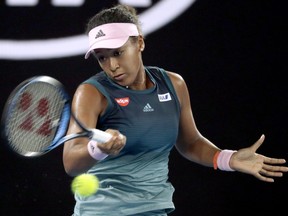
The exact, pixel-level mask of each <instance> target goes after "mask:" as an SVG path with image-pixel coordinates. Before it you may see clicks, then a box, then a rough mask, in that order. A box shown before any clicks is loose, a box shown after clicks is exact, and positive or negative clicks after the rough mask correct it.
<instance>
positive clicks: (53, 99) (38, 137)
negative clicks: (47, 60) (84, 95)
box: [7, 82, 66, 154]
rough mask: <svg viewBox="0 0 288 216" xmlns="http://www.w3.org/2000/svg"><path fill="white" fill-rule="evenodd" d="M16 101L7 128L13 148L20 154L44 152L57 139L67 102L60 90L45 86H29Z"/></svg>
mask: <svg viewBox="0 0 288 216" xmlns="http://www.w3.org/2000/svg"><path fill="white" fill-rule="evenodd" d="M16 98H17V99H15V100H13V101H12V103H15V106H14V109H13V110H12V111H11V113H10V119H9V121H8V125H7V127H8V131H10V134H9V137H8V139H9V141H10V143H12V144H13V146H12V148H13V149H14V150H15V151H17V152H20V153H21V154H26V153H27V154H30V153H33V152H35V153H40V152H43V151H45V150H46V149H47V147H49V145H50V143H51V142H52V140H53V138H54V136H55V133H56V131H57V127H58V124H59V121H60V119H61V113H62V110H63V108H64V105H65V103H66V100H65V99H64V97H63V96H62V94H61V92H60V90H59V88H57V87H56V86H54V85H52V84H49V83H43V82H35V83H32V84H29V85H27V86H26V87H25V88H24V89H23V90H22V91H21V92H20V93H19V95H18V97H16Z"/></svg>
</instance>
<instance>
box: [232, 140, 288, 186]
mask: <svg viewBox="0 0 288 216" xmlns="http://www.w3.org/2000/svg"><path fill="white" fill-rule="evenodd" d="M264 139H265V136H264V135H262V136H261V137H260V139H259V140H257V141H256V142H255V143H254V144H253V145H252V146H250V147H248V148H243V149H240V150H238V151H237V152H235V153H234V154H233V155H232V157H231V160H230V167H231V168H232V169H234V170H236V171H239V172H243V173H247V174H250V175H253V176H255V177H256V178H258V179H259V180H261V181H265V182H274V179H273V178H272V177H282V176H283V173H284V172H287V171H288V167H286V166H279V165H280V164H284V163H286V161H285V159H280V158H270V157H266V156H264V155H261V154H257V153H256V151H257V149H258V148H259V147H260V146H261V145H262V143H263V141H264Z"/></svg>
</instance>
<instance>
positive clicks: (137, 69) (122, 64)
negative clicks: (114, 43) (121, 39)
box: [94, 37, 144, 86]
mask: <svg viewBox="0 0 288 216" xmlns="http://www.w3.org/2000/svg"><path fill="white" fill-rule="evenodd" d="M134 39H135V38H134ZM143 49H144V41H143V38H142V37H137V39H136V40H133V38H130V39H129V40H128V41H127V42H126V43H125V44H124V45H123V46H122V47H119V48H116V49H97V50H94V55H95V57H96V58H97V60H98V63H99V65H100V67H101V68H102V69H103V71H105V72H106V74H107V75H108V76H109V77H110V78H111V79H112V80H113V81H114V82H116V83H118V84H119V85H122V86H131V85H133V83H138V82H139V81H141V80H138V79H141V78H142V77H143V76H141V75H140V74H141V73H142V72H144V67H143V63H142V55H141V52H142V51H143Z"/></svg>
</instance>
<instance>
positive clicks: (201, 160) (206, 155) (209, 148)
mask: <svg viewBox="0 0 288 216" xmlns="http://www.w3.org/2000/svg"><path fill="white" fill-rule="evenodd" d="M176 148H177V150H178V151H179V153H180V154H181V155H182V156H183V157H185V158H186V159H188V160H190V161H193V162H195V163H198V164H201V165H203V166H208V167H213V158H214V155H215V154H216V152H217V151H220V150H221V149H219V148H218V147H217V146H215V145H214V144H213V143H212V142H210V141H209V140H208V139H206V138H205V137H203V136H201V137H199V138H198V139H196V140H195V141H193V142H190V143H187V144H186V145H185V144H183V143H181V142H180V141H179V142H178V143H177V144H176Z"/></svg>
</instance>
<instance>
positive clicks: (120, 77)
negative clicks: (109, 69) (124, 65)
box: [113, 74, 125, 81]
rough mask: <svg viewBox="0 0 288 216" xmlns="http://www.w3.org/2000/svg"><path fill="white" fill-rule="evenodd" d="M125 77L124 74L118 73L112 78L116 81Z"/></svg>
mask: <svg viewBox="0 0 288 216" xmlns="http://www.w3.org/2000/svg"><path fill="white" fill-rule="evenodd" d="M124 77H125V74H118V75H116V76H113V79H114V80H116V81H122V80H123V79H124Z"/></svg>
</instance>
